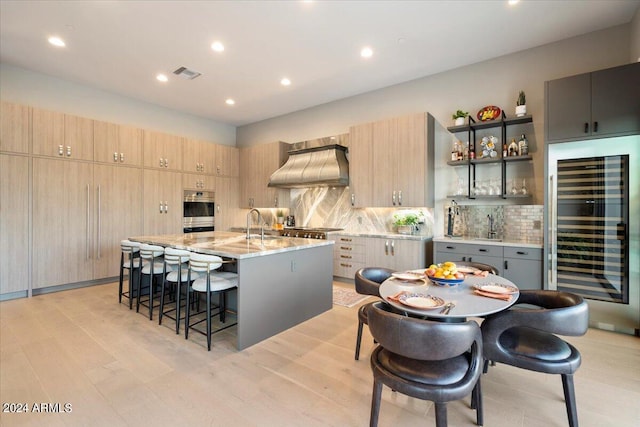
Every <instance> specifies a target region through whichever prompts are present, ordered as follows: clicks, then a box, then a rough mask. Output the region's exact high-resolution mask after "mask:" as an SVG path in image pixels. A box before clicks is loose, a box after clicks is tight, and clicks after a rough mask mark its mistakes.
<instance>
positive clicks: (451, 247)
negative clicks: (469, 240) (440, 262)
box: [446, 246, 456, 249]
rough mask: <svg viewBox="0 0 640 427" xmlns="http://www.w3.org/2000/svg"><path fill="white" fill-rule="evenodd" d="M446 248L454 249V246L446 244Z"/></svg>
mask: <svg viewBox="0 0 640 427" xmlns="http://www.w3.org/2000/svg"><path fill="white" fill-rule="evenodd" d="M446 248H447V249H455V248H456V247H455V246H447V247H446Z"/></svg>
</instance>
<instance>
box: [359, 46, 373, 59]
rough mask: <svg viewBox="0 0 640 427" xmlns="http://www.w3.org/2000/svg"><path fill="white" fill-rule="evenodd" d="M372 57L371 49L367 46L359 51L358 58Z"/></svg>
mask: <svg viewBox="0 0 640 427" xmlns="http://www.w3.org/2000/svg"><path fill="white" fill-rule="evenodd" d="M372 55H373V49H371V48H370V47H369V46H366V47H363V48H362V50H361V51H360V56H362V57H363V58H371V56H372Z"/></svg>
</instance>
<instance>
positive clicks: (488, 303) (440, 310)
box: [379, 274, 520, 321]
mask: <svg viewBox="0 0 640 427" xmlns="http://www.w3.org/2000/svg"><path fill="white" fill-rule="evenodd" d="M492 284H495V285H498V286H501V285H506V286H510V287H513V288H514V290H513V293H511V294H510V295H509V299H508V300H507V299H498V298H492V297H488V296H482V295H479V294H478V293H476V292H475V291H476V289H477V288H478V287H482V286H483V285H492ZM401 292H407V293H410V294H419V295H421V296H428V295H431V296H433V297H437V298H441V299H442V300H443V303H444V304H445V305H446V304H447V303H453V306H452V307H451V308H450V310H449V311H448V312H447V313H445V311H446V310H445V308H446V307H445V306H444V305H439V306H436V307H433V308H428V309H422V308H416V307H412V306H410V305H407V304H403V303H402V302H400V301H399V300H398V299H397V298H394V297H396V296H398V295H399V294H400V293H401ZM379 293H380V296H381V297H382V299H384V300H385V301H386V302H387V303H388V304H390V305H391V306H393V307H395V308H396V309H398V310H400V311H402V312H405V313H406V314H411V315H414V316H420V317H427V318H430V319H433V320H440V321H464V320H465V319H467V318H468V317H483V316H488V315H490V314H494V313H498V312H500V311H503V310H506V309H508V308H509V307H511V306H512V305H513V304H515V302H516V301H517V300H518V296H519V295H520V291H519V290H518V287H517V286H516V285H515V284H514V283H512V282H511V281H510V280H508V279H505V278H504V277H500V276H496V275H495V274H489V275H488V276H487V277H482V276H474V275H471V274H469V275H467V276H466V277H465V279H464V281H463V282H462V283H459V284H457V285H438V284H435V283H434V282H432V281H431V280H429V278H427V277H425V278H424V279H421V280H410V281H409V280H402V279H398V278H396V277H390V278H389V279H387V280H385V281H384V282H383V283H382V284H381V285H380V288H379ZM390 297H391V298H390Z"/></svg>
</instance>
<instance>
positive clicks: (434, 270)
mask: <svg viewBox="0 0 640 427" xmlns="http://www.w3.org/2000/svg"><path fill="white" fill-rule="evenodd" d="M424 273H425V274H426V275H427V277H428V278H429V280H431V281H432V282H433V283H435V284H436V285H440V286H455V285H458V284H460V283H462V282H464V274H463V273H461V272H459V271H458V268H457V267H456V263H455V262H451V261H447V262H443V263H441V264H431V265H430V266H429V268H427V269H426V270H425V272H424Z"/></svg>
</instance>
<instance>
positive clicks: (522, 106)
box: [516, 90, 527, 117]
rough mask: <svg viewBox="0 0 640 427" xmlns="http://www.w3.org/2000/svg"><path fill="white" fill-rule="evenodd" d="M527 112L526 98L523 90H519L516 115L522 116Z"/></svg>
mask: <svg viewBox="0 0 640 427" xmlns="http://www.w3.org/2000/svg"><path fill="white" fill-rule="evenodd" d="M526 114H527V98H526V97H525V95H524V91H523V90H521V91H520V93H519V94H518V100H517V101H516V117H522V116H524V115H526Z"/></svg>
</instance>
